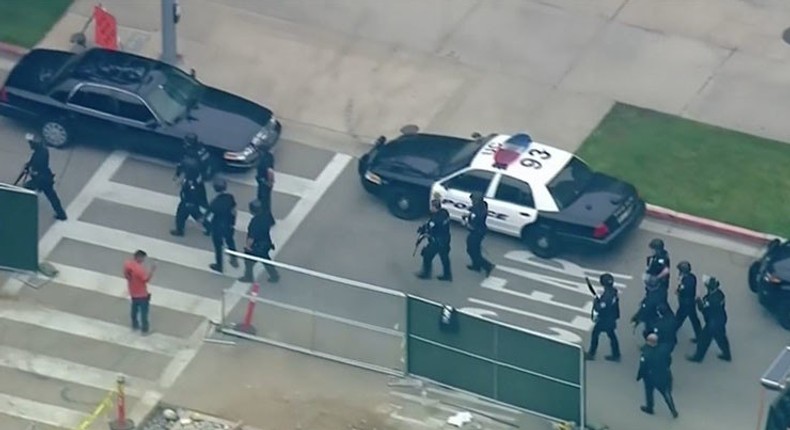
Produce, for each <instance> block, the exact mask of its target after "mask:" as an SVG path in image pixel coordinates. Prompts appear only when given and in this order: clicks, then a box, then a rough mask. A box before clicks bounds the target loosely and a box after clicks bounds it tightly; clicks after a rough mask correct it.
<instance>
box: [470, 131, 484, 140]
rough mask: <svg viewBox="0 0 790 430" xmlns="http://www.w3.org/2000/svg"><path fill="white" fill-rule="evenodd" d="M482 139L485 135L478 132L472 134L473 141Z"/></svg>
mask: <svg viewBox="0 0 790 430" xmlns="http://www.w3.org/2000/svg"><path fill="white" fill-rule="evenodd" d="M481 137H483V135H482V134H480V133H478V132H474V133H472V139H475V140H477V139H480V138H481Z"/></svg>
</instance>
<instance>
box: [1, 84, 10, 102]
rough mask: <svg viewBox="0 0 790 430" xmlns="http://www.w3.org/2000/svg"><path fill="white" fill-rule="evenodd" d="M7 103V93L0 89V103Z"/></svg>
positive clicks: (3, 88)
mask: <svg viewBox="0 0 790 430" xmlns="http://www.w3.org/2000/svg"><path fill="white" fill-rule="evenodd" d="M7 101H8V93H7V92H6V90H5V87H2V88H0V102H7Z"/></svg>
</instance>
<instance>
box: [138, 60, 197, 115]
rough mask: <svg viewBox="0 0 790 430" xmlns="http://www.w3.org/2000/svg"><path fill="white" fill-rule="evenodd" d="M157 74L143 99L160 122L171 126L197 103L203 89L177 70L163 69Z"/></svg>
mask: <svg viewBox="0 0 790 430" xmlns="http://www.w3.org/2000/svg"><path fill="white" fill-rule="evenodd" d="M157 74H158V75H159V76H157V79H155V80H154V85H151V87H150V88H149V89H148V91H147V93H145V94H143V98H144V99H145V101H146V102H148V104H149V105H150V106H151V109H153V110H154V112H155V113H156V115H157V116H158V117H159V118H160V119H161V120H162V121H164V122H166V123H169V124H172V123H174V122H176V121H177V120H178V119H179V118H181V117H183V116H184V115H185V114H186V113H187V110H188V109H190V108H191V107H192V106H193V105H194V104H195V103H196V102H197V100H198V98H199V97H200V93H201V91H202V89H203V87H202V86H201V84H200V83H199V82H197V81H196V80H194V79H192V78H191V77H190V76H189V75H187V74H186V73H183V72H181V71H180V70H177V69H171V68H163V69H160V70H158V71H157Z"/></svg>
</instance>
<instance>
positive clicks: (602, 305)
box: [584, 273, 620, 361]
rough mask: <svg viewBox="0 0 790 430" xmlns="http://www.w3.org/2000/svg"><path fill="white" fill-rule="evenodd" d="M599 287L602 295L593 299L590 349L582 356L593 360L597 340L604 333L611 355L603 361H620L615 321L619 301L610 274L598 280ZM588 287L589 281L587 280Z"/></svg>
mask: <svg viewBox="0 0 790 430" xmlns="http://www.w3.org/2000/svg"><path fill="white" fill-rule="evenodd" d="M599 281H600V283H601V285H603V294H601V295H600V297H599V296H596V297H595V301H594V302H593V310H594V311H595V314H596V315H597V317H596V318H595V326H593V331H592V338H591V339H590V348H589V349H588V350H587V352H586V353H585V354H584V357H585V358H586V359H587V360H594V359H595V353H596V352H597V350H598V338H599V337H600V336H601V333H606V336H608V337H609V344H610V346H611V348H612V354H611V355H607V356H606V357H604V359H606V360H609V361H620V343H619V342H618V341H617V333H616V332H615V329H616V328H617V320H618V319H619V318H620V301H619V298H618V297H617V289H615V288H614V277H613V276H612V275H611V274H610V273H604V274H602V275H601V277H600V278H599ZM588 285H589V280H588Z"/></svg>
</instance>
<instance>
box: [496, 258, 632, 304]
mask: <svg viewBox="0 0 790 430" xmlns="http://www.w3.org/2000/svg"><path fill="white" fill-rule="evenodd" d="M496 268H497V269H498V270H501V271H503V272H507V273H511V274H513V275H516V276H520V277H522V278H526V279H530V280H533V281H537V282H540V283H542V284H545V285H551V286H554V287H557V288H561V289H563V290H568V291H572V292H575V293H579V294H584V295H586V296H588V295H590V290H589V289H588V288H587V284H586V283H583V282H576V281H573V280H570V279H562V278H556V277H554V276H549V275H544V274H541V273H534V272H528V271H526V270H521V269H516V268H515V267H509V266H505V265H503V264H497V266H496ZM593 288H594V289H595V290H596V291H597V292H598V293H599V294H600V293H601V292H602V291H603V288H601V287H593ZM621 288H622V287H621Z"/></svg>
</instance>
